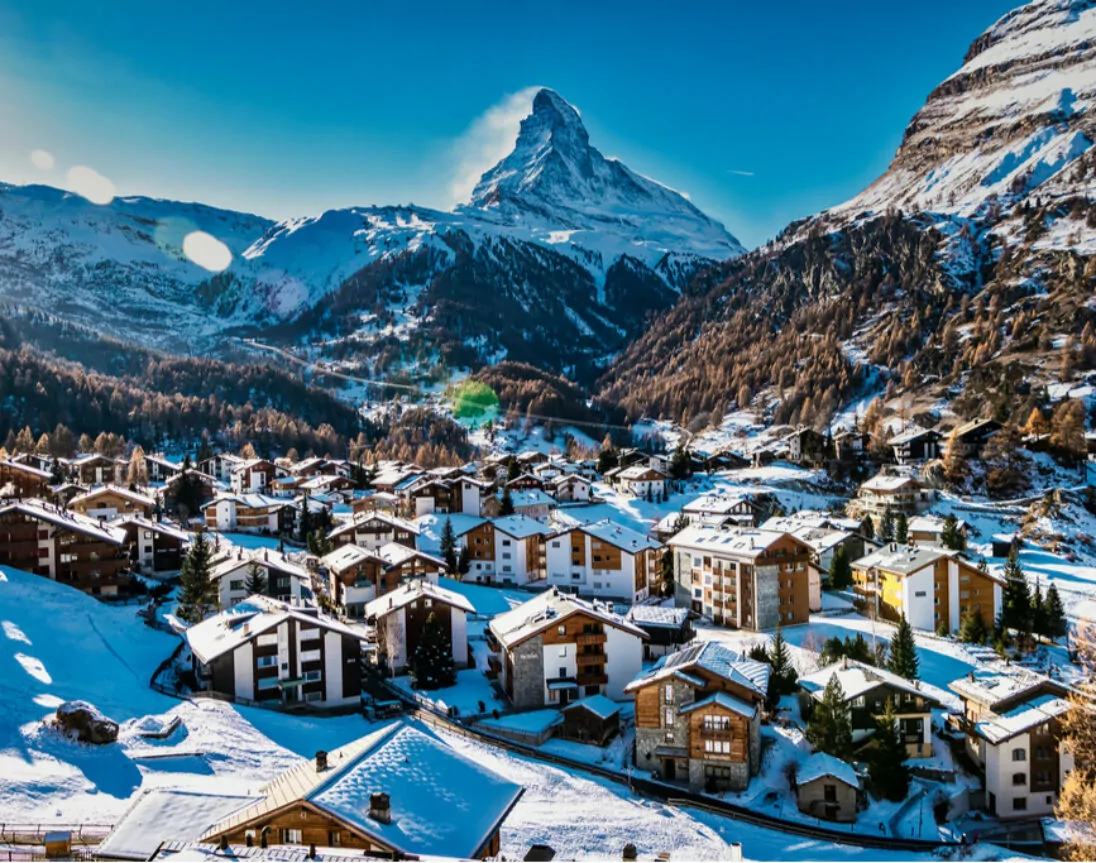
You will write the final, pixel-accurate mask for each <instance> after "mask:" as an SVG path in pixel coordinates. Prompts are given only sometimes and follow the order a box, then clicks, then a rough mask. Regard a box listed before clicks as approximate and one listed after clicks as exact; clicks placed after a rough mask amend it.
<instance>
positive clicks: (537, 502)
mask: <svg viewBox="0 0 1096 863" xmlns="http://www.w3.org/2000/svg"><path fill="white" fill-rule="evenodd" d="M509 492H510V502H511V503H513V505H514V506H515V507H519V506H522V507H524V506H544V505H545V504H547V505H548V506H549V507H554V506H556V499H555V498H554V497H552V496H551V495H550V494H548V492H545V491H541V490H540V489H539V488H512V489H509ZM496 496H497V497H498V498H499V499H500V500H501V499H502V492H501V491H499V492H498V493H497V495H496Z"/></svg>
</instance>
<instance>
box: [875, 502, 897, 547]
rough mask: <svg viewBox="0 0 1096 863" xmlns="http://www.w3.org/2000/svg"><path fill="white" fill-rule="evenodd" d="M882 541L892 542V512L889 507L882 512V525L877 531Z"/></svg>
mask: <svg viewBox="0 0 1096 863" xmlns="http://www.w3.org/2000/svg"><path fill="white" fill-rule="evenodd" d="M879 538H880V539H881V540H883V542H894V513H893V512H891V511H890V510H889V509H888V510H887V511H886V512H885V513H884V514H883V527H882V529H881V530H880V532H879Z"/></svg>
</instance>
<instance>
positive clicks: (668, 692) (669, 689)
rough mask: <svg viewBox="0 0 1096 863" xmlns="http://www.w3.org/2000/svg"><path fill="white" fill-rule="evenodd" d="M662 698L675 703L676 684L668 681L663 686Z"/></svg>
mask: <svg viewBox="0 0 1096 863" xmlns="http://www.w3.org/2000/svg"><path fill="white" fill-rule="evenodd" d="M662 699H663V700H664V701H665V702H666V703H667V704H673V703H674V685H673V684H672V683H667V684H666V685H665V686H664V687H663V688H662Z"/></svg>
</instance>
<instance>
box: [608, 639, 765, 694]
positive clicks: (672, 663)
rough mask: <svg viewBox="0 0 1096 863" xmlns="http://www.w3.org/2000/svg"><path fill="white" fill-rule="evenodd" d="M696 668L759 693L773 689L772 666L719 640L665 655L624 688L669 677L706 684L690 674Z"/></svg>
mask: <svg viewBox="0 0 1096 863" xmlns="http://www.w3.org/2000/svg"><path fill="white" fill-rule="evenodd" d="M696 668H699V669H702V670H704V671H707V672H708V673H709V674H712V675H715V676H716V677H721V678H723V679H724V680H729V681H731V682H733V683H737V684H738V685H739V686H742V687H744V688H745V689H748V690H752V691H754V692H757V693H758V694H759V695H764V694H765V693H767V692H768V691H769V672H770V670H771V669H770V667H769V665H768V664H767V663H764V662H757V661H756V660H753V659H745V658H743V656H742V654H741V653H739V652H738V651H736V650H731V648H729V647H726V646H724V645H722V644H719V643H718V642H715V641H702V642H699V643H697V644H690V645H689V646H688V647H684V648H682V649H681V650H678V651H676V652H675V653H671V654H669V655H667V656H664V657H662V658H661V659H660V660H659V661H658V662H656V663H655V664H654V665H652V666H651V667H650V668H649V669H647V670H646V671H643V672H641V673H640V674H639V675H638V676H637V677H636V678H635V679H634V680H632V681H631V682H630V683H629V684H628V685H627V686H625V687H624V691H625V692H632V691H634V690H636V689H639V688H640V687H642V686H647V685H649V684H651V683H654V682H656V681H659V680H664V679H665V678H667V677H678V678H681V679H683V680H685V681H686V682H688V683H690V684H692V685H693V686H697V687H702V686H703V685H704V681H703V680H702V679H700V678H699V677H697V676H696V675H695V674H690V673H689V672H690V670H692V669H696Z"/></svg>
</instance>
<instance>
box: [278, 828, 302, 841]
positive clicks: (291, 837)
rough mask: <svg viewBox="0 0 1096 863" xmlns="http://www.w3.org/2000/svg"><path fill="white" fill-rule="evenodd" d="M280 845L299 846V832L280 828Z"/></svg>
mask: <svg viewBox="0 0 1096 863" xmlns="http://www.w3.org/2000/svg"><path fill="white" fill-rule="evenodd" d="M282 844H283V845H300V844H301V831H300V830H298V829H296V828H294V827H283V828H282Z"/></svg>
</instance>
